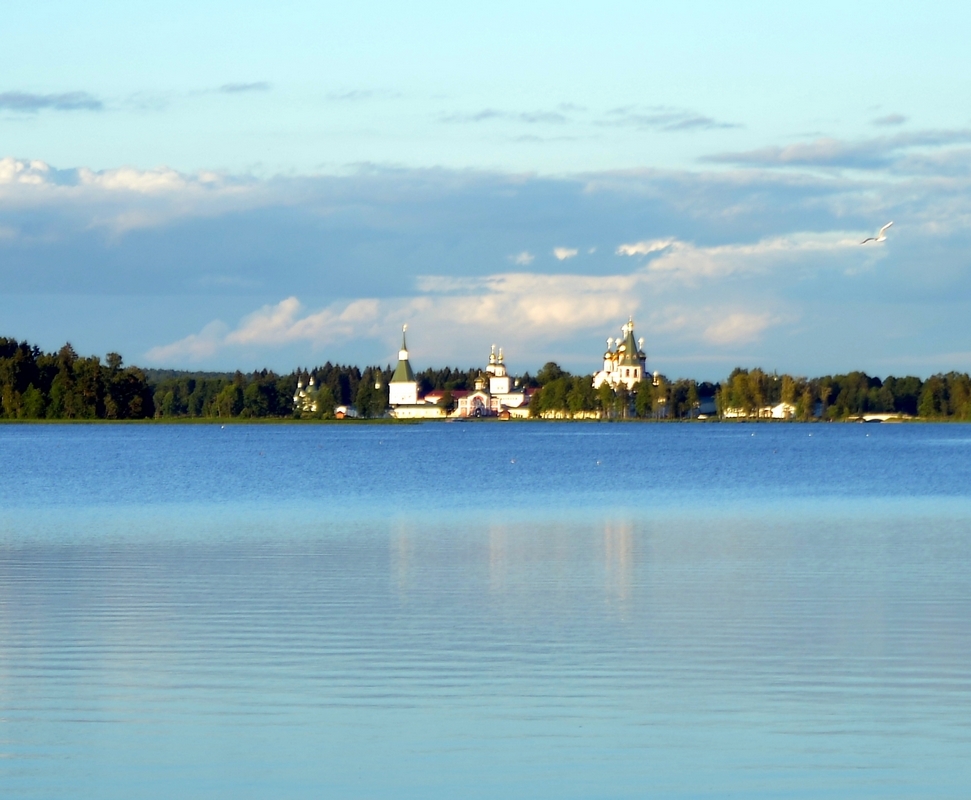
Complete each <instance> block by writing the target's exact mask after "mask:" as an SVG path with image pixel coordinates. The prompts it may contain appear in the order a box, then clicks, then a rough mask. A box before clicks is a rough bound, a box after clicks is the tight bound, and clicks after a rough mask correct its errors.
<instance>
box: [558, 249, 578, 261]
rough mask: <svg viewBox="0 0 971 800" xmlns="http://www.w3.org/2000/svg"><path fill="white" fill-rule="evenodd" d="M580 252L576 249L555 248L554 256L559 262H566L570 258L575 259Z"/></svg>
mask: <svg viewBox="0 0 971 800" xmlns="http://www.w3.org/2000/svg"><path fill="white" fill-rule="evenodd" d="M578 252H580V251H579V250H577V249H576V248H575V247H554V248H553V255H554V256H556V258H557V259H558V260H559V261H566V260H567V259H568V258H573V257H574V256H575V255H576V254H577V253H578Z"/></svg>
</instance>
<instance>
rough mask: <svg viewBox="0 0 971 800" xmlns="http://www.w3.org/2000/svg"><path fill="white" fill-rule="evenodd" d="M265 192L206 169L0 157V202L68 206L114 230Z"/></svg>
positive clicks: (203, 213)
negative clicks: (58, 165)
mask: <svg viewBox="0 0 971 800" xmlns="http://www.w3.org/2000/svg"><path fill="white" fill-rule="evenodd" d="M269 197H270V196H269V195H268V186H267V185H266V184H259V183H257V182H255V181H251V180H247V179H234V178H230V177H228V176H226V175H221V174H219V173H216V172H213V171H207V170H200V171H198V172H195V173H184V172H178V171H177V170H174V169H170V168H168V167H156V168H153V169H145V170H140V169H135V168H133V167H120V168H117V169H106V170H100V171H96V170H91V169H88V168H87V167H80V168H78V169H66V170H60V169H55V168H53V167H51V166H50V165H49V164H47V163H45V162H44V161H39V160H32V161H28V160H24V159H16V158H11V157H9V156H8V157H5V158H0V208H2V207H12V208H16V209H30V208H41V207H52V206H53V207H60V208H62V209H68V208H72V207H73V208H74V209H75V210H76V211H79V212H80V213H81V215H83V216H85V217H87V219H88V225H89V227H91V228H107V229H109V230H110V231H111V232H112V233H114V234H121V233H125V232H127V231H130V230H135V229H140V228H152V227H159V226H161V225H165V224H167V223H169V222H171V221H173V220H175V219H179V218H183V217H196V218H199V217H211V216H217V215H219V214H223V213H226V212H228V211H233V210H239V209H245V208H252V207H255V206H259V205H266V204H267V200H268V199H269Z"/></svg>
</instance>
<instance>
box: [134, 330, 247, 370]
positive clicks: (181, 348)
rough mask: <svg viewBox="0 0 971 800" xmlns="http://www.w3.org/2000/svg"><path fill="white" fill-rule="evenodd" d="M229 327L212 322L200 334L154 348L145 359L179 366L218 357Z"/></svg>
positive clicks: (193, 334)
mask: <svg viewBox="0 0 971 800" xmlns="http://www.w3.org/2000/svg"><path fill="white" fill-rule="evenodd" d="M228 330H229V326H228V325H227V324H226V323H225V322H221V321H219V320H215V321H213V322H210V323H209V324H208V325H206V327H204V328H203V329H202V330H201V331H200V332H199V333H192V334H189V335H188V336H186V337H185V338H184V339H179V340H178V341H177V342H172V344H166V345H162V346H160V347H153V348H152V349H151V350H149V351H148V352H147V353H146V354H145V357H146V358H147V359H148V360H149V361H151V362H153V363H156V364H179V363H181V362H182V361H192V362H198V361H204V360H205V359H207V358H211V357H212V356H214V355H216V353H218V352H219V351H220V350H222V349H223V347H224V345H225V338H226V332H227V331H228Z"/></svg>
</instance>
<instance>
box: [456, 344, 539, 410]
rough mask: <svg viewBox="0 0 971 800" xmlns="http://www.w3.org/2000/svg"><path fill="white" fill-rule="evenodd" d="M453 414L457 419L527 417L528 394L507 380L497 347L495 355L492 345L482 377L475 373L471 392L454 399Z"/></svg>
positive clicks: (504, 364) (507, 373) (501, 357)
mask: <svg viewBox="0 0 971 800" xmlns="http://www.w3.org/2000/svg"><path fill="white" fill-rule="evenodd" d="M455 413H456V416H459V417H528V416H529V392H528V391H527V390H526V389H525V388H523V387H521V386H519V381H514V380H513V379H512V378H511V377H510V375H509V372H508V370H507V369H506V362H505V358H504V357H503V354H502V348H501V347H500V348H499V354H498V355H496V346H495V345H492V352H491V353H490V354H489V366H487V367H486V369H485V374H484V375H483V374H482V373H479V377H478V378H476V380H475V389H474V390H473V391H471V392H469V393H468V394H465V395H462V396H460V397H459V398H458V403H457V408H456V411H455Z"/></svg>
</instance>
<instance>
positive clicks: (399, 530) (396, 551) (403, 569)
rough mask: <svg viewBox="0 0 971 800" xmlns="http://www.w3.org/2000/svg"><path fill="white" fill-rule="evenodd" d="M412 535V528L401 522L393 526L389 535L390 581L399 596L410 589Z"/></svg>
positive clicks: (412, 553) (412, 550)
mask: <svg viewBox="0 0 971 800" xmlns="http://www.w3.org/2000/svg"><path fill="white" fill-rule="evenodd" d="M412 534H413V531H412V526H411V525H408V524H405V523H401V522H399V523H396V524H395V526H394V528H393V530H392V533H391V541H390V549H391V553H390V556H391V558H390V560H391V579H392V581H393V582H394V584H395V586H396V588H397V590H398V593H399V594H400V595H406V594H407V593H408V590H409V588H410V581H411V566H412V565H411V561H412V558H413V556H414V549H415V543H414V539H413V536H412Z"/></svg>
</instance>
